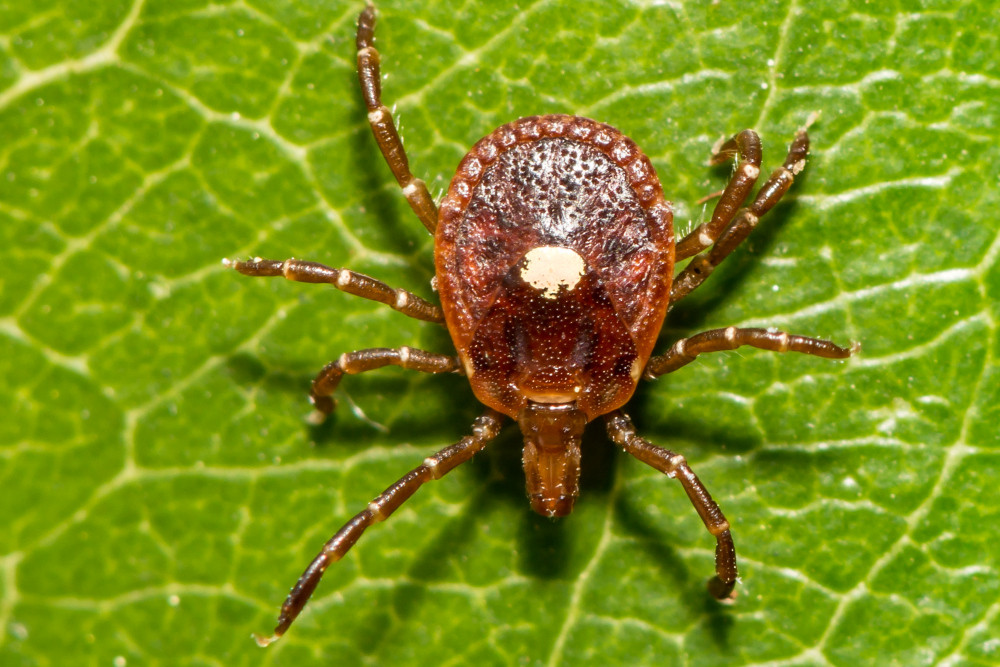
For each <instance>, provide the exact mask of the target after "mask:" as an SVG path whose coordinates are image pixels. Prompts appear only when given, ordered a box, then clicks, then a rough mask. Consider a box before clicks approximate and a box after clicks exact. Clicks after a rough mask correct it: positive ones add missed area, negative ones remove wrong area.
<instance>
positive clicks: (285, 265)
mask: <svg viewBox="0 0 1000 667" xmlns="http://www.w3.org/2000/svg"><path fill="white" fill-rule="evenodd" d="M290 261H292V260H290V259H286V260H285V261H284V262H282V263H281V274H282V275H283V276H285V277H286V278H287V277H288V263H289V262H290Z"/></svg>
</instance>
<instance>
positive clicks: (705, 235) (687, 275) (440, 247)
mask: <svg viewBox="0 0 1000 667" xmlns="http://www.w3.org/2000/svg"><path fill="white" fill-rule="evenodd" d="M374 28H375V9H374V7H371V6H369V7H366V8H365V9H364V11H362V12H361V16H360V17H359V19H358V33H357V57H358V77H359V79H360V81H361V91H362V94H363V96H364V101H365V105H366V107H367V108H368V120H369V122H370V124H371V127H372V131H373V132H374V134H375V140H376V142H378V146H379V148H380V149H381V151H382V155H383V156H384V157H385V160H386V162H388V163H389V167H390V168H391V169H392V173H393V175H394V176H395V177H396V180H397V181H398V182H399V185H400V187H401V188H402V190H403V194H404V195H405V196H406V200H407V202H409V204H410V206H411V207H412V208H413V211H414V213H416V214H417V217H418V218H419V219H420V221H421V222H422V223H423V224H424V226H425V227H426V228H427V230H428V231H429V232H431V233H432V234H434V239H435V244H434V245H435V248H434V262H435V268H436V284H437V289H438V291H439V294H440V298H441V305H440V306H437V305H435V304H433V303H430V302H428V301H425V300H424V299H422V298H420V297H418V296H416V295H414V294H411V293H410V292H408V291H406V290H403V289H394V288H392V287H389V286H388V285H386V284H385V283H383V282H381V281H379V280H376V279H375V278H371V277H369V276H366V275H362V274H360V273H355V272H354V271H351V270H349V269H335V268H330V267H327V266H323V265H321V264H317V263H314V262H304V261H299V260H295V259H287V260H284V261H277V260H269V259H260V258H256V259H252V260H249V261H246V262H239V261H237V262H232V261H230V260H223V263H224V264H226V265H227V266H231V267H232V268H234V269H236V270H237V271H239V272H240V273H242V274H244V275H247V276H276V277H283V278H286V279H288V280H295V281H299V282H307V283H326V284H328V285H332V286H333V287H336V288H337V289H340V290H343V291H345V292H348V293H350V294H354V295H357V296H360V297H363V298H365V299H371V300H374V301H379V302H382V303H385V304H387V305H389V306H390V307H392V308H394V309H395V310H398V311H399V312H401V313H403V314H404V315H408V316H409V317H414V318H417V319H420V320H426V321H428V322H435V323H438V324H444V325H445V327H447V329H448V333H449V334H450V335H451V339H452V341H453V342H454V344H455V348H456V349H457V351H458V355H457V356H449V355H446V354H437V353H434V352H425V351H423V350H417V349H413V348H410V347H399V348H371V349H365V350H357V351H354V352H348V353H346V354H343V355H341V357H340V358H339V359H337V360H336V361H333V362H331V363H329V364H327V366H326V367H325V368H324V369H323V370H322V371H320V373H319V375H317V376H316V379H315V380H313V383H312V390H311V392H310V398H311V400H312V402H313V404H314V405H315V407H316V410H317V411H318V413H316V414H318V415H319V417H320V418H322V417H325V416H326V415H328V414H330V413H331V412H332V411H333V409H334V401H333V399H332V398H331V397H332V395H333V393H334V391H335V390H336V388H337V385H338V384H339V382H340V379H341V377H342V376H343V375H344V374H345V373H347V374H354V373H362V372H365V371H370V370H373V369H376V368H381V367H383V366H401V367H403V368H408V369H413V370H418V371H423V372H425V373H462V374H464V375H465V376H466V377H467V378H468V380H469V384H470V385H471V386H472V391H473V393H474V394H475V395H476V398H478V399H479V400H480V401H481V402H482V403H484V404H485V405H486V406H487V408H486V410H485V412H483V414H482V415H481V416H480V417H479V418H477V419H476V421H475V422H474V423H473V426H472V434H471V435H469V436H466V437H465V438H462V439H461V440H459V441H458V442H457V443H455V444H453V445H451V446H449V447H445V448H444V449H442V450H441V451H439V452H438V453H436V454H434V455H432V456H429V457H427V458H426V459H424V461H423V463H421V464H420V465H419V466H417V467H416V468H414V469H413V470H411V471H410V472H408V473H407V474H406V475H404V476H403V477H402V478H400V479H399V481H397V482H396V483H395V484H393V485H392V486H390V487H389V488H387V489H386V490H385V491H383V492H382V493H381V494H380V495H379V496H378V497H376V498H375V499H374V500H372V501H371V502H370V503H368V506H367V507H366V508H365V509H364V510H362V511H361V512H360V513H358V514H357V515H356V516H355V517H354V518H352V519H351V520H350V521H348V522H347V523H346V524H345V525H344V526H343V528H341V529H340V530H339V531H337V533H336V534H335V535H334V536H333V537H332V538H330V540H329V541H328V542H327V543H326V544H325V545H324V546H323V548H322V550H321V551H320V552H319V555H318V556H316V558H315V559H314V560H313V561H312V563H310V564H309V567H307V568H306V570H305V572H304V573H303V574H302V576H301V577H300V578H299V580H298V582H297V583H296V584H295V586H294V588H292V590H291V592H290V593H289V595H288V598H287V599H286V600H285V603H284V604H283V605H282V607H281V613H280V616H279V617H278V624H277V627H276V628H275V629H274V634H273V635H272V636H270V637H267V638H263V637H257V642H258V643H259V644H261V645H262V646H266V645H267V644H269V643H270V642H272V641H274V640H276V639H277V638H279V637H281V635H283V634H284V633H285V632H286V631H287V630H288V628H289V626H290V625H291V624H292V622H293V621H294V620H295V618H296V617H297V616H298V615H299V613H300V612H301V611H302V608H303V607H304V606H305V604H306V602H307V601H308V600H309V597H310V595H312V593H313V591H314V590H315V588H316V586H317V584H319V581H320V579H321V578H322V576H323V572H324V571H325V570H326V568H327V567H328V566H329V565H330V564H331V563H333V562H334V561H337V560H340V559H341V558H342V557H343V556H344V554H346V553H347V551H348V550H349V549H350V548H351V547H352V546H353V545H354V543H355V542H357V540H358V538H360V537H361V534H362V533H363V532H364V531H365V529H367V528H368V527H369V526H371V525H372V524H374V523H378V522H379V521H383V520H385V519H386V518H388V517H389V515H391V514H392V513H393V512H394V511H395V510H396V509H398V508H399V506H400V505H402V504H403V502H405V501H406V499H407V498H409V497H410V496H411V495H413V494H414V493H415V492H416V490H417V489H419V488H420V487H421V486H422V485H423V484H424V483H425V482H428V481H430V480H434V479H440V478H441V477H442V476H443V475H445V474H446V473H448V472H449V471H450V470H451V469H452V468H455V467H456V466H458V465H460V464H462V463H464V462H465V461H468V460H469V459H471V458H472V456H473V455H474V454H475V453H476V452H479V451H480V450H482V449H483V448H484V447H485V446H486V444H487V443H489V442H490V441H491V440H493V439H494V438H495V437H496V436H497V434H498V433H499V432H500V427H501V425H502V423H503V421H504V417H505V416H506V417H510V418H511V419H514V420H516V421H517V424H518V426H519V427H520V428H521V433H522V434H523V436H524V455H523V461H524V474H525V477H526V479H527V492H528V499H529V500H530V502H531V507H532V509H534V510H535V511H536V512H538V513H539V514H542V515H545V516H550V517H556V516H564V515H566V514H569V513H570V511H572V509H573V503H574V501H575V500H576V498H577V495H578V494H579V477H580V441H581V437H582V434H583V430H584V427H585V426H586V424H587V423H588V422H590V421H592V420H594V419H597V418H598V417H602V418H603V420H604V424H605V428H606V429H607V433H608V436H609V437H610V438H611V440H612V441H614V442H615V444H617V445H620V446H621V447H622V448H623V449H624V450H625V451H626V452H628V453H629V454H631V455H632V456H635V457H636V458H638V459H639V460H640V461H642V462H643V463H646V464H648V465H650V466H652V467H653V468H656V469H657V470H659V471H660V472H662V473H664V474H666V475H667V476H668V477H672V478H676V479H677V480H678V481H679V482H680V483H681V485H682V486H683V487H684V491H685V492H686V493H687V495H688V497H689V498H690V499H691V503H692V504H693V505H694V507H695V509H696V510H697V512H698V514H699V515H700V516H701V519H702V521H703V522H704V523H705V527H706V528H707V529H708V532H709V533H711V534H712V535H713V536H714V537H715V540H716V548H715V571H716V576H715V577H713V578H712V579H711V580H710V581H709V590H710V591H711V594H712V595H713V596H715V597H716V598H717V599H719V600H728V599H730V598H731V597H733V589H734V587H735V585H736V577H737V570H736V551H735V548H734V546H733V538H732V536H731V534H730V530H729V522H728V521H727V520H726V518H725V516H723V514H722V511H721V510H720V509H719V506H718V505H717V504H716V503H715V501H714V500H712V496H711V495H709V493H708V491H707V490H706V489H705V487H704V486H703V485H702V483H701V482H700V481H699V480H698V477H697V476H696V475H695V474H694V472H693V471H692V470H691V468H690V467H689V466H688V464H687V462H686V461H685V459H684V457H683V456H681V455H680V454H676V453H674V452H672V451H669V450H667V449H664V448H662V447H657V446H656V445H653V444H652V443H650V442H648V441H647V440H644V439H643V438H641V437H639V436H638V435H636V432H635V428H634V427H633V425H632V421H631V420H630V419H629V417H628V416H627V415H626V414H625V413H624V412H623V411H622V409H621V408H622V406H623V405H624V404H625V403H626V402H627V401H628V400H629V398H631V396H632V394H633V392H634V391H635V388H636V384H637V383H638V382H639V380H640V378H642V379H646V380H654V379H656V378H658V377H659V376H661V375H664V374H666V373H671V372H673V371H675V370H677V369H678V368H680V367H682V366H684V365H686V364H688V363H690V362H692V361H694V360H695V358H696V357H698V355H700V354H704V353H706V352H718V351H721V350H734V349H736V348H738V347H740V346H741V345H749V346H752V347H757V348H761V349H764V350H772V351H775V352H801V353H803V354H810V355H814V356H818V357H826V358H830V359H845V358H847V357H849V356H850V355H851V354H852V352H853V351H854V348H843V347H839V346H837V345H834V344H833V343H831V342H829V341H825V340H817V339H815V338H806V337H803V336H793V335H790V334H787V333H784V332H781V331H775V330H772V329H741V328H737V327H727V328H725V329H713V330H711V331H705V332H703V333H699V334H697V335H695V336H691V337H690V338H683V339H681V340H678V341H677V342H676V343H674V345H673V347H671V348H670V349H669V350H668V351H667V352H665V353H664V354H660V355H657V356H652V353H653V347H654V345H655V343H656V340H657V336H658V335H659V332H660V327H661V325H662V324H663V319H664V317H665V316H666V314H667V311H668V310H669V309H670V307H671V306H672V305H673V304H675V303H676V302H677V301H679V300H680V299H682V298H683V297H684V296H686V295H687V294H689V293H690V292H691V291H692V290H694V289H696V288H697V287H698V286H699V285H701V284H702V282H703V281H704V280H705V279H706V278H707V277H708V276H709V274H711V273H712V270H713V269H714V268H715V267H716V266H718V265H719V263H720V262H722V261H723V260H724V259H725V258H726V257H727V256H728V255H729V254H730V253H731V252H732V251H733V249H734V248H736V247H737V246H738V245H739V244H740V243H742V242H743V240H744V239H745V238H747V236H748V235H749V234H750V232H751V231H752V230H753V228H754V227H755V226H756V224H757V221H758V220H759V219H760V217H761V216H762V215H764V214H765V213H766V212H767V211H768V210H770V209H771V207H773V206H774V205H775V204H776V203H777V202H778V201H779V200H780V199H781V197H782V195H784V193H785V192H786V191H787V190H788V188H789V187H790V186H791V184H792V181H793V180H794V177H795V174H797V173H799V172H800V171H802V169H803V167H804V166H805V160H806V154H807V153H808V149H809V138H808V135H807V134H806V131H805V129H802V130H800V131H799V132H798V133H797V134H796V135H795V139H794V140H793V141H792V144H791V147H790V148H789V150H788V156H787V157H786V158H785V162H784V164H783V165H782V166H781V167H778V168H777V169H776V170H775V171H774V172H773V173H772V174H771V176H770V178H768V180H767V182H766V183H764V186H763V187H762V188H761V189H760V191H759V192H758V193H757V196H756V198H754V199H753V202H752V203H751V204H750V205H749V206H747V207H742V208H741V205H742V204H743V203H744V201H745V200H746V199H747V197H748V195H749V194H750V191H751V190H752V188H753V186H754V184H755V183H756V181H757V178H758V176H759V174H760V163H761V145H760V139H759V138H758V137H757V134H756V133H755V132H754V131H752V130H744V131H742V132H740V133H739V134H737V135H735V136H734V137H732V138H731V139H729V140H728V141H725V142H723V143H721V144H720V145H718V146H716V148H715V150H714V153H713V155H712V158H711V163H712V164H721V163H723V162H726V161H728V160H730V159H731V158H734V157H735V158H737V159H738V165H739V166H738V168H737V169H736V170H735V171H734V173H733V176H732V178H731V179H730V181H729V183H728V185H727V186H726V188H725V190H724V191H723V192H722V193H721V195H720V197H719V200H718V202H717V203H716V205H715V209H714V211H713V213H712V218H711V219H710V220H709V221H707V222H705V223H703V224H701V225H699V226H698V227H697V228H696V229H694V231H692V232H691V233H690V234H688V235H687V236H685V237H684V238H682V239H681V240H680V241H678V242H677V243H676V244H675V243H674V232H673V224H672V221H673V216H672V214H671V210H670V206H669V204H668V203H667V202H666V201H664V199H663V189H662V187H661V185H660V181H659V179H658V177H657V175H656V171H655V169H654V168H653V165H652V164H651V163H650V161H649V159H648V158H647V157H646V156H645V155H644V154H643V153H642V151H641V150H639V148H638V147H637V146H636V144H635V143H634V142H633V141H632V140H631V139H629V138H628V137H626V136H625V135H623V134H622V133H621V132H619V131H618V130H616V129H615V128H613V127H611V126H610V125H605V124H603V123H599V122H597V121H594V120H590V119H589V118H582V117H579V116H565V115H547V116H533V117H530V118H521V119H519V120H515V121H513V122H510V123H507V124H506V125H502V126H501V127H499V128H497V129H496V130H494V131H493V132H492V133H490V134H489V135H487V136H486V137H484V138H482V139H480V140H479V142H478V143H476V145H475V146H473V147H472V150H471V151H469V153H468V154H467V155H466V156H465V157H464V158H463V159H462V161H461V163H460V164H459V165H458V170H457V172H456V173H455V176H454V178H453V179H452V181H451V186H450V188H449V189H448V194H447V195H446V196H445V197H444V200H443V201H442V202H441V205H440V207H438V206H436V205H435V203H434V200H433V199H432V198H431V196H430V193H429V192H428V191H427V187H426V186H425V185H424V182H423V181H422V180H420V179H418V178H416V177H415V176H414V175H413V174H412V173H411V172H410V167H409V163H408V161H407V158H406V153H405V151H404V150H403V144H402V142H401V141H400V138H399V134H398V133H397V131H396V127H395V125H394V123H393V119H392V115H391V113H390V111H389V109H388V107H386V106H385V105H384V104H383V103H382V91H381V74H380V68H379V60H380V58H379V53H378V51H376V50H375V47H374V46H373V42H374ZM688 258H690V259H691V261H690V262H689V263H688V264H687V266H686V267H685V268H684V269H683V270H681V271H680V272H679V274H678V275H677V276H676V277H675V276H674V263H675V261H681V260H685V259H688Z"/></svg>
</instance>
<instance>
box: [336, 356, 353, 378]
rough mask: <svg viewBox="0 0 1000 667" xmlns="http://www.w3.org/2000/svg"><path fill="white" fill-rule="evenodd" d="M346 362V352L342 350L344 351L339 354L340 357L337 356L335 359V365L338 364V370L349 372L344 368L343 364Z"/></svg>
mask: <svg viewBox="0 0 1000 667" xmlns="http://www.w3.org/2000/svg"><path fill="white" fill-rule="evenodd" d="M346 364H347V353H346V352H344V353H343V354H342V355H340V357H339V358H338V359H337V366H339V367H340V370H342V371H344V372H345V373H349V372H350V371H348V370H347V369H346V368H345V365H346Z"/></svg>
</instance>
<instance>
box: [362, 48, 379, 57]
mask: <svg viewBox="0 0 1000 667" xmlns="http://www.w3.org/2000/svg"><path fill="white" fill-rule="evenodd" d="M362 53H363V54H365V55H371V54H372V53H376V51H375V49H373V48H372V47H370V46H366V47H365V48H363V49H361V50H360V51H358V55H359V56H360V55H361V54H362Z"/></svg>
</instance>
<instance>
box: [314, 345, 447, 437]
mask: <svg viewBox="0 0 1000 667" xmlns="http://www.w3.org/2000/svg"><path fill="white" fill-rule="evenodd" d="M383 366H399V367H400V368H406V369H409V370H415V371H421V372H423V373H456V372H460V371H461V370H462V364H461V363H460V362H459V360H458V357H449V356H446V355H444V354H435V353H433V352H425V351H424V350H417V349H414V348H412V347H405V346H404V347H400V348H398V349H391V348H386V347H373V348H370V349H367V350H356V351H354V352H347V353H346V354H342V355H340V358H339V359H337V360H336V361H331V362H330V363H328V364H327V365H326V366H325V367H324V368H323V370H321V371H320V372H319V375H317V376H316V379H315V380H313V383H312V389H311V390H310V391H309V400H310V401H312V404H313V405H314V406H315V407H316V410H318V411H319V413H320V414H319V415H316V417H317V420H316V421H317V422H322V421H323V419H325V418H326V416H327V415H328V414H330V413H331V412H333V408H334V402H333V399H332V398H330V396H332V395H333V392H334V391H336V389H337V385H338V384H340V378H341V377H342V376H343V375H344V373H347V374H348V375H356V374H357V373H364V372H365V371H371V370H375V369H376V368H382V367H383Z"/></svg>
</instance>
